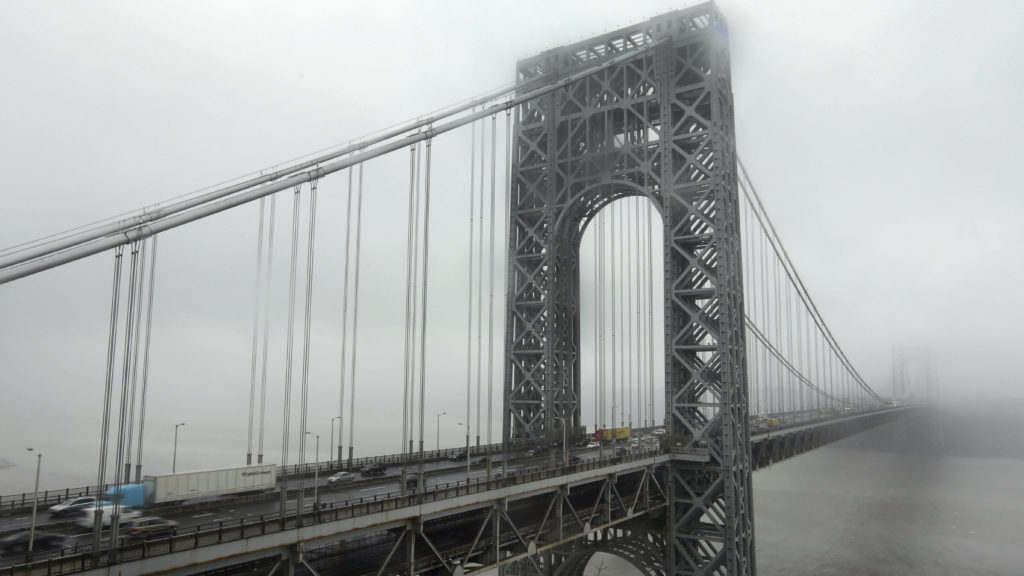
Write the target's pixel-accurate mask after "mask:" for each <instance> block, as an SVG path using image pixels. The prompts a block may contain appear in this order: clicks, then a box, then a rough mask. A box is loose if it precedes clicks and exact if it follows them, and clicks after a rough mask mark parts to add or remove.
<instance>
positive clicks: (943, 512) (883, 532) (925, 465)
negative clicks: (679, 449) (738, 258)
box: [587, 426, 1024, 576]
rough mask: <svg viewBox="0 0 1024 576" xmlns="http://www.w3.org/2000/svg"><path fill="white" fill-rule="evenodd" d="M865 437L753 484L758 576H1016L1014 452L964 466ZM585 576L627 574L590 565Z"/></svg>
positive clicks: (959, 452)
mask: <svg viewBox="0 0 1024 576" xmlns="http://www.w3.org/2000/svg"><path fill="white" fill-rule="evenodd" d="M1004 430H1005V429H1004ZM1018 431H1019V427H1018V426H1013V427H1012V433H1011V435H1015V436H1017V435H1018V434H1019V432H1018ZM947 435H948V434H947ZM867 436H868V438H867V440H866V441H865V438H864V435H862V436H861V437H855V438H853V439H851V440H847V441H843V442H840V443H837V444H833V445H828V446H825V447H823V448H819V449H817V450H814V451H811V452H809V453H807V454H804V455H801V456H798V457H796V458H792V459H790V460H786V461H783V462H781V463H778V464H776V465H774V466H772V467H771V468H770V469H762V470H759V471H757V472H755V473H754V529H755V539H756V547H757V573H758V574H759V575H760V576H831V575H835V576H840V575H842V576H860V575H864V576H909V575H921V576H945V575H950V576H962V575H970V576H1021V575H1024V458H1021V457H1020V456H1019V450H1020V449H1021V448H1022V446H1021V445H1018V446H1017V450H1016V451H1010V452H1011V453H1012V455H1011V456H1009V457H999V456H991V455H990V456H984V457H970V456H964V455H963V454H965V453H972V452H974V453H977V452H984V451H982V450H965V449H963V448H964V447H963V446H958V447H955V448H952V449H951V448H950V447H944V448H943V451H944V453H941V452H940V451H938V450H935V449H934V447H932V448H927V447H919V448H918V449H915V450H914V451H894V450H892V449H891V448H879V447H877V446H880V445H882V446H884V445H885V444H886V439H885V437H884V432H883V433H882V434H879V435H877V436H878V437H876V438H874V439H872V438H871V437H870V433H869V435H867ZM984 436H988V437H989V439H990V440H992V441H993V442H994V441H995V440H994V438H995V437H994V436H989V435H984ZM984 436H982V435H978V436H976V438H975V440H972V441H970V445H971V446H972V447H977V446H979V443H978V442H980V441H981V440H982V438H983V437H984ZM879 437H881V440H879ZM1003 438H1004V439H1005V436H1004V437H1003ZM888 443H889V444H891V433H890V436H889V442H888ZM869 446H874V447H869ZM997 452H1004V453H1005V452H1007V451H1006V450H1003V449H1000V450H998V451H997ZM602 562H603V569H601V570H598V567H599V566H600V565H601V563H602ZM587 574H588V575H589V576H598V575H600V576H609V575H612V574H614V575H619V574H623V575H627V574H638V572H636V571H634V569H633V568H632V567H631V566H629V565H628V564H626V563H625V562H624V561H622V560H620V559H617V558H614V557H610V556H606V555H600V556H595V558H594V560H592V561H591V564H590V565H589V566H588V570H587Z"/></svg>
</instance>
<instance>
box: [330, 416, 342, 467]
mask: <svg viewBox="0 0 1024 576" xmlns="http://www.w3.org/2000/svg"><path fill="white" fill-rule="evenodd" d="M335 420H341V416H335V417H334V418H331V452H330V455H331V459H332V460H333V459H334V421H335ZM340 431H341V430H340V429H339V432H340ZM338 450H339V453H338V464H339V465H340V464H341V452H340V450H341V446H338Z"/></svg>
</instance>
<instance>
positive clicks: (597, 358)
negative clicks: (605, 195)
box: [593, 216, 601, 429]
mask: <svg viewBox="0 0 1024 576" xmlns="http://www.w3.org/2000/svg"><path fill="white" fill-rule="evenodd" d="M599 222H600V216H598V219H597V220H596V221H595V224H597V226H595V228H594V234H593V238H594V428H595V429H596V428H598V427H599V426H600V425H601V417H600V415H599V413H598V409H599V408H600V399H601V348H600V342H601V268H600V266H599V264H598V259H599V258H600V253H599V252H598V250H600V248H599V246H600V242H599V239H600V236H599V234H600V224H599Z"/></svg>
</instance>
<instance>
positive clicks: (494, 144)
mask: <svg viewBox="0 0 1024 576" xmlns="http://www.w3.org/2000/svg"><path fill="white" fill-rule="evenodd" d="M507 117H508V115H507V114H506V118H507ZM497 133H498V116H497V115H492V116H491V230H490V240H489V241H488V252H489V253H490V255H489V263H490V271H489V272H488V280H487V292H488V298H487V444H488V445H490V444H491V429H492V428H493V427H494V422H493V420H492V418H493V414H492V413H493V407H494V402H493V400H494V398H493V392H494V229H495V228H497V222H496V221H495V220H494V212H495V207H494V203H495V200H496V198H497V186H496V184H497V178H496V177H497V170H498V156H497V154H498V141H497V136H496V134H497ZM505 139H506V141H507V140H508V132H507V131H506V133H505ZM505 157H506V158H510V157H509V156H508V154H507V153H506V154H505ZM477 430H480V428H477Z"/></svg>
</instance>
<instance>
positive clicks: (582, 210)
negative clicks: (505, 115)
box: [504, 4, 755, 574]
mask: <svg viewBox="0 0 1024 576" xmlns="http://www.w3.org/2000/svg"><path fill="white" fill-rule="evenodd" d="M645 46H647V47H650V46H653V48H652V49H650V50H648V51H645V52H642V53H641V52H638V53H637V55H636V57H635V58H632V59H626V60H623V61H620V62H618V63H617V64H616V65H614V66H610V67H607V68H605V69H603V70H602V71H600V72H599V73H596V74H592V75H589V76H587V77H585V78H581V79H579V80H577V81H575V82H572V83H569V84H567V85H565V86H564V87H562V88H561V89H559V90H557V91H554V92H550V93H546V94H544V95H543V96H541V97H538V98H533V99H529V100H527V101H525V102H522V103H521V104H520V105H519V106H518V107H517V108H516V127H515V133H514V137H515V141H514V152H513V154H514V156H513V172H512V182H511V188H512V193H511V198H510V225H509V244H508V246H509V248H508V249H509V277H508V303H507V318H508V321H507V325H506V355H507V358H508V361H507V364H506V375H505V413H504V433H505V441H506V442H511V443H524V442H531V441H552V440H555V439H558V438H561V435H562V426H565V425H569V426H571V427H572V429H573V430H576V429H577V427H578V426H579V425H580V357H579V341H580V338H579V335H580V316H579V314H580V304H579V268H578V266H579V262H578V254H579V245H580V240H581V238H582V234H583V230H584V229H585V228H586V226H587V224H588V223H589V222H590V221H591V219H592V218H593V217H594V216H595V215H596V214H597V212H598V211H599V210H600V209H601V208H602V207H603V206H606V205H607V204H609V203H610V202H612V201H614V200H617V199H619V198H623V197H627V196H643V197H646V198H648V199H649V200H650V201H651V202H653V203H654V205H655V206H656V207H657V208H658V211H659V212H660V214H661V217H662V223H663V239H664V255H665V262H664V264H665V265H664V269H665V278H664V283H665V342H666V344H665V345H666V350H665V358H666V363H665V371H666V379H665V381H666V390H665V394H666V419H665V421H666V426H667V429H668V431H669V438H670V441H671V443H672V444H674V445H675V446H676V447H677V448H679V449H681V450H691V451H697V450H699V451H700V452H701V453H702V454H706V455H707V458H706V461H700V462H686V463H682V464H679V465H675V466H674V469H673V471H672V474H671V475H670V477H669V481H668V486H667V489H668V492H669V497H670V500H669V501H670V505H669V513H668V515H667V516H668V517H667V519H666V526H665V529H666V537H667V544H666V546H665V550H666V554H667V556H666V559H665V560H666V561H665V567H666V571H667V573H670V574H753V573H754V571H755V569H754V534H753V509H752V502H751V493H750V486H751V465H750V449H749V447H750V432H749V429H748V425H749V424H748V419H747V413H748V409H747V390H746V374H745V368H744V366H745V362H744V341H743V338H744V335H743V315H742V314H743V295H742V278H741V263H740V242H739V225H738V224H739V220H738V218H739V216H738V208H737V207H738V199H737V175H736V153H735V139H734V132H733V106H732V90H731V77H730V68H729V66H730V65H729V52H728V46H727V30H726V24H725V21H724V19H723V18H722V16H721V15H720V14H719V13H718V11H717V10H716V8H715V7H714V6H713V5H711V4H704V5H700V6H696V7H693V8H689V9H686V10H681V11H677V12H673V13H669V14H666V15H663V16H660V17H657V18H655V19H652V20H650V21H648V22H645V23H642V24H639V25H636V26H633V27H630V28H625V29H622V30H619V31H616V32H613V33H609V34H606V35H604V36H601V37H597V38H594V39H591V40H588V41H585V42H581V43H578V44H575V45H572V46H568V47H562V48H556V49H553V50H550V51H548V52H544V53H542V54H540V55H538V56H536V57H533V58H530V59H527V60H523V61H521V62H519V64H518V81H519V82H520V83H522V84H523V85H526V83H530V84H531V85H536V83H537V82H538V81H543V80H544V79H545V78H546V79H549V81H550V82H556V81H558V80H559V79H560V78H564V77H566V75H569V74H572V73H573V72H575V71H577V70H579V69H581V68H584V67H588V66H593V65H594V64H595V63H599V62H601V61H604V60H608V59H610V58H613V57H621V56H622V55H623V54H628V52H629V50H631V49H634V48H639V47H645Z"/></svg>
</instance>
